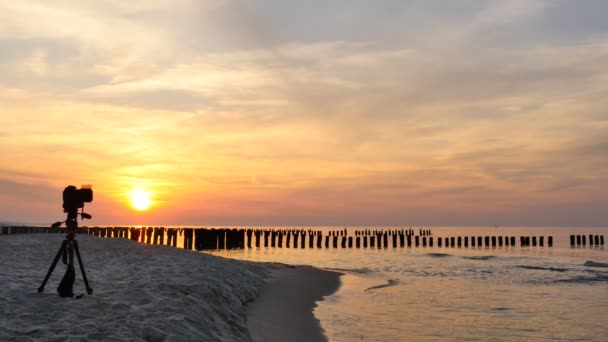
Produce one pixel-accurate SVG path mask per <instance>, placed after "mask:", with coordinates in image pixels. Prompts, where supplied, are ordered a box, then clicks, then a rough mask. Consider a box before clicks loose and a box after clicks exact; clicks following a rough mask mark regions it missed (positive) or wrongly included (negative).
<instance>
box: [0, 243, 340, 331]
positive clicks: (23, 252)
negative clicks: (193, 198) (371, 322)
mask: <svg viewBox="0 0 608 342" xmlns="http://www.w3.org/2000/svg"><path fill="white" fill-rule="evenodd" d="M64 237H65V236H64V235H63V234H23V235H5V236H1V237H0V251H2V268H1V269H0V284H1V285H0V296H1V298H2V301H0V314H1V317H2V320H1V321H0V340H2V341H80V340H89V341H127V340H128V341H283V340H285V339H286V338H288V339H289V340H297V338H296V337H301V338H302V340H307V341H322V340H324V339H325V336H324V335H323V334H322V330H321V327H320V325H319V322H318V320H316V319H315V318H314V316H313V314H312V309H313V308H314V306H315V301H318V300H321V299H322V298H323V296H325V295H329V294H331V293H332V292H333V291H335V290H336V289H337V287H338V286H339V274H338V273H335V272H328V271H322V270H318V269H315V268H312V267H305V266H297V267H295V266H288V265H280V264H270V263H254V262H248V261H238V260H232V259H226V258H222V257H216V256H211V255H208V254H204V253H199V252H193V251H186V250H182V249H176V248H173V247H169V246H154V245H144V244H141V243H138V242H134V241H131V240H125V239H101V238H96V237H94V236H90V235H78V236H77V240H78V243H79V246H80V252H81V255H82V259H83V263H84V266H85V269H86V274H87V277H88V280H89V283H90V286H91V287H92V288H93V290H94V293H93V295H86V289H85V286H84V283H83V279H82V274H81V272H80V270H79V268H78V266H76V281H75V283H74V293H75V294H76V295H80V294H85V295H84V296H83V297H82V298H80V299H76V298H61V297H59V296H58V294H57V292H56V288H57V286H58V284H59V282H60V281H61V278H62V277H63V275H64V273H65V269H66V267H65V266H64V265H63V264H62V263H61V260H60V262H59V263H58V265H57V268H56V269H55V271H54V272H53V274H52V276H51V278H50V279H49V281H48V283H47V285H46V288H45V290H44V292H43V293H38V292H37V289H38V287H39V286H40V284H41V283H42V280H43V279H44V276H45V275H46V273H47V271H48V270H49V266H50V265H51V263H52V261H53V258H54V257H55V255H56V253H57V251H58V249H59V247H60V246H61V242H62V241H63V239H64ZM281 319H283V320H281ZM285 319H287V320H285ZM286 336H289V337H286Z"/></svg>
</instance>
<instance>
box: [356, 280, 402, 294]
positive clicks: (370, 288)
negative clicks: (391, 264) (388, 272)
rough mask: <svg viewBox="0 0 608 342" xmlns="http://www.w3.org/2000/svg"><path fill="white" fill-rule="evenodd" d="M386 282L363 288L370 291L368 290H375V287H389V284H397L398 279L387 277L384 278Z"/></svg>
mask: <svg viewBox="0 0 608 342" xmlns="http://www.w3.org/2000/svg"><path fill="white" fill-rule="evenodd" d="M386 281H387V283H386V284H382V285H376V286H372V287H368V288H366V289H365V290H364V292H365V291H370V290H377V289H382V288H385V287H389V286H395V285H397V284H399V279H387V280H386Z"/></svg>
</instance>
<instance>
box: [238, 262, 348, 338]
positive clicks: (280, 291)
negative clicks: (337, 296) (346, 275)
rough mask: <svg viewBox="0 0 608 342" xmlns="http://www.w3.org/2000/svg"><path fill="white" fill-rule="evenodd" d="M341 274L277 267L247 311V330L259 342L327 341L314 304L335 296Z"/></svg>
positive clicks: (311, 269) (294, 267)
mask: <svg viewBox="0 0 608 342" xmlns="http://www.w3.org/2000/svg"><path fill="white" fill-rule="evenodd" d="M339 286H340V274H339V273H336V272H331V271H325V270H320V269H317V268H314V267H310V266H288V265H274V266H273V270H272V279H271V280H270V281H269V282H268V283H267V284H266V285H265V286H264V288H263V289H262V292H261V294H260V296H259V297H258V298H256V299H255V301H254V302H253V303H251V304H250V305H248V308H247V327H248V329H249V332H250V334H251V337H252V338H253V340H254V341H256V342H275V341H276V342H279V341H292V342H297V341H302V342H315V341H326V340H327V339H326V337H325V336H324V335H323V333H322V329H321V326H320V322H319V320H317V319H316V318H315V317H314V315H313V309H314V308H315V307H316V304H315V302H316V301H319V300H322V299H323V297H324V296H327V295H330V294H332V293H333V292H335V291H336V290H337V289H338V287H339Z"/></svg>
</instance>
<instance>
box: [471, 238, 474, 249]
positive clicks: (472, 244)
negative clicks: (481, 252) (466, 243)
mask: <svg viewBox="0 0 608 342" xmlns="http://www.w3.org/2000/svg"><path fill="white" fill-rule="evenodd" d="M471 247H475V237H474V236H471Z"/></svg>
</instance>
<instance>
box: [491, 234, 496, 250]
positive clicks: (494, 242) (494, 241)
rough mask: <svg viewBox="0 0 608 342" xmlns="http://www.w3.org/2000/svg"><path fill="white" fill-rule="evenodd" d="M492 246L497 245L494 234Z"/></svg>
mask: <svg viewBox="0 0 608 342" xmlns="http://www.w3.org/2000/svg"><path fill="white" fill-rule="evenodd" d="M492 247H496V236H492Z"/></svg>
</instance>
